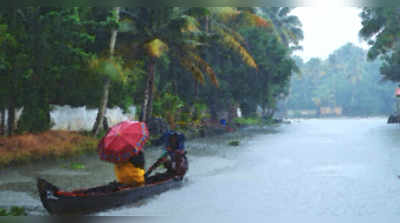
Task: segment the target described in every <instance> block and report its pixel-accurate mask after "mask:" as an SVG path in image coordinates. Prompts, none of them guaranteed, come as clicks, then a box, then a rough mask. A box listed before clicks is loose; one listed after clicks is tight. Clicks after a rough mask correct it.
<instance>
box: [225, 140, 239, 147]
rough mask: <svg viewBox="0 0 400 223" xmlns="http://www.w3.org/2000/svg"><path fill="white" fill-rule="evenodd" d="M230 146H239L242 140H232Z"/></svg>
mask: <svg viewBox="0 0 400 223" xmlns="http://www.w3.org/2000/svg"><path fill="white" fill-rule="evenodd" d="M228 144H229V145H230V146H239V145H240V141H238V140H232V141H230V142H229V143H228Z"/></svg>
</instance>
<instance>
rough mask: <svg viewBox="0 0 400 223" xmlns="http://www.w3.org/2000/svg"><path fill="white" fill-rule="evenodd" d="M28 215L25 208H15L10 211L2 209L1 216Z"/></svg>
mask: <svg viewBox="0 0 400 223" xmlns="http://www.w3.org/2000/svg"><path fill="white" fill-rule="evenodd" d="M27 215H28V214H27V213H26V211H25V208H23V207H16V206H13V207H11V208H10V209H9V210H6V209H4V208H0V216H27Z"/></svg>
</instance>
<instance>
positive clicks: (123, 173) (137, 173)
mask: <svg viewBox="0 0 400 223" xmlns="http://www.w3.org/2000/svg"><path fill="white" fill-rule="evenodd" d="M144 164H145V161H144V153H143V152H142V151H140V152H139V153H138V154H137V155H136V156H134V157H132V158H131V159H130V160H129V161H127V162H123V163H117V164H115V167H114V172H115V176H116V178H117V181H118V183H120V184H125V185H129V186H143V185H144V183H145V179H144V174H145V170H144Z"/></svg>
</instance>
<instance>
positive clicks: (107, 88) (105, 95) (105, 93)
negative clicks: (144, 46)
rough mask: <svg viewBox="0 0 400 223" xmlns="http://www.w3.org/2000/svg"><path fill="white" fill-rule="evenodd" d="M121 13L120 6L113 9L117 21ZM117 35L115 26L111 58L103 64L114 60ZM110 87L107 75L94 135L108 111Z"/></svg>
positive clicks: (94, 126)
mask: <svg viewBox="0 0 400 223" xmlns="http://www.w3.org/2000/svg"><path fill="white" fill-rule="evenodd" d="M119 13H120V7H115V8H114V9H113V17H114V19H115V21H116V22H118V21H119ZM117 35H118V29H116V28H114V29H113V30H112V31H111V38H110V53H109V58H108V59H106V60H103V61H102V63H101V64H103V65H104V64H107V62H110V61H113V57H114V52H115V45H116V42H117ZM96 62H99V60H97V61H96ZM96 65H97V66H96V67H99V65H98V63H97V64H96ZM110 87H111V78H110V77H109V76H106V77H105V81H104V86H103V96H102V98H101V102H100V106H99V110H98V112H97V117H96V122H95V123H94V125H93V129H92V133H93V134H94V135H97V134H98V133H99V130H100V125H101V124H102V123H103V120H104V115H105V113H106V109H107V104H108V95H109V91H110Z"/></svg>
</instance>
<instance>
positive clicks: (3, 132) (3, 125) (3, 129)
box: [0, 108, 6, 136]
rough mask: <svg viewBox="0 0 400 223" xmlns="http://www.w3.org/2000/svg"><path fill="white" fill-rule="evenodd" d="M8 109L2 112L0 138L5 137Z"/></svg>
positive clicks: (0, 114)
mask: <svg viewBox="0 0 400 223" xmlns="http://www.w3.org/2000/svg"><path fill="white" fill-rule="evenodd" d="M5 127H6V109H5V108H2V109H1V110H0V136H3V135H5V133H6V130H5Z"/></svg>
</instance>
